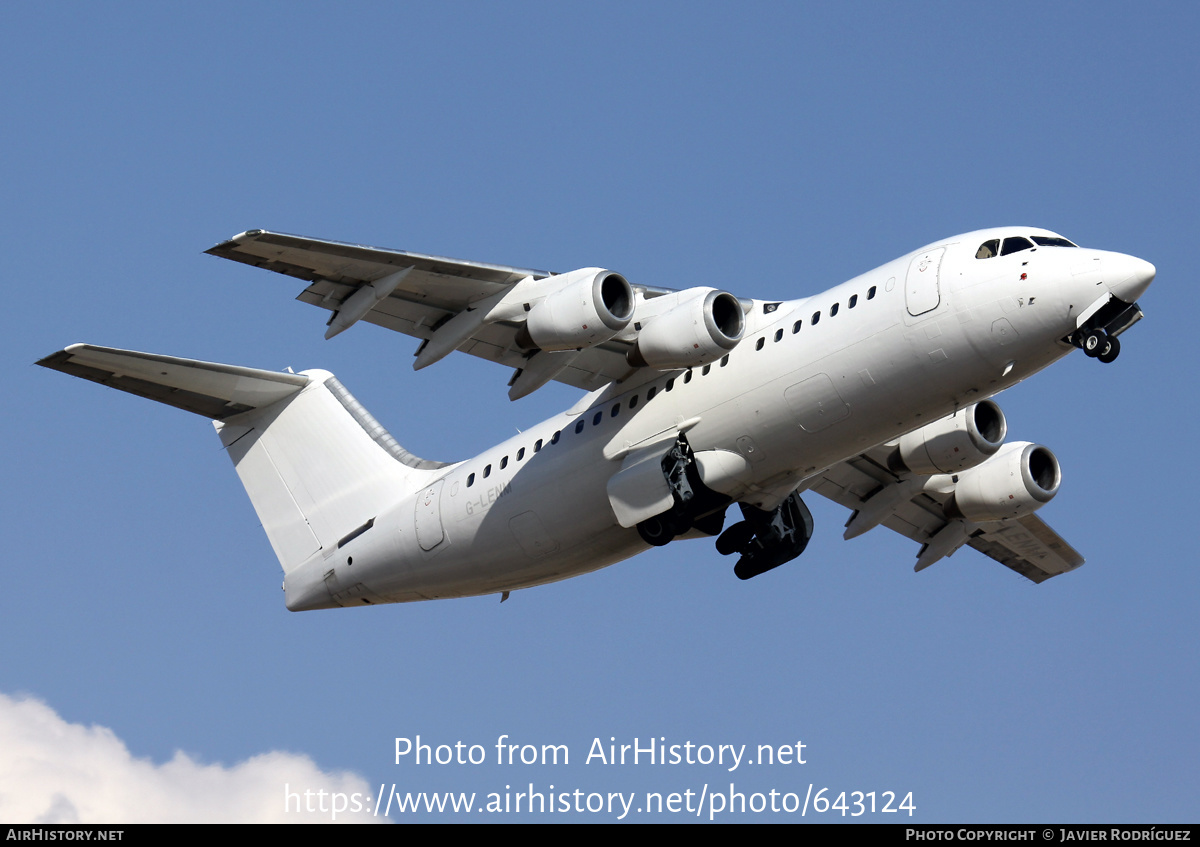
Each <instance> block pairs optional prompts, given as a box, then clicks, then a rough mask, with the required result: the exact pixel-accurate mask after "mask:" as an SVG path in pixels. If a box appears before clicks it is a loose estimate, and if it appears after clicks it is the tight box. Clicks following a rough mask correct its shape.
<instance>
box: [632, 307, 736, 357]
mask: <svg viewBox="0 0 1200 847" xmlns="http://www.w3.org/2000/svg"><path fill="white" fill-rule="evenodd" d="M693 291H694V294H691V295H690V296H688V297H686V299H683V300H682V301H681V302H680V303H679V304H678V305H676V306H673V307H672V308H670V309H668V310H667V311H665V312H663V313H662V314H661V315H658V316H656V317H655V318H654V319H653V320H651V321H650V322H649V323H647V324H646V326H645V327H643V328H642V330H641V331H640V332H639V333H638V338H637V344H636V345H635V346H634V348H633V349H632V350H630V351H629V354H628V356H627V357H626V358H627V360H628V361H629V364H631V365H632V366H633V367H635V368H644V367H651V368H655V369H656V370H660V371H667V370H674V369H676V368H692V367H696V366H697V365H706V364H708V363H709V362H715V361H716V360H717V359H719V358H721V357H722V356H724V355H725V354H726V353H728V352H729V351H730V350H732V349H733V348H734V347H736V346H737V344H738V342H739V341H741V340H742V333H743V332H744V331H745V329H746V314H745V312H743V311H742V304H741V302H740V301H739V300H738V299H737V298H736V297H734V296H733V295H732V294H730V293H729V292H727V291H718V290H717V289H715V288H698V289H693Z"/></svg>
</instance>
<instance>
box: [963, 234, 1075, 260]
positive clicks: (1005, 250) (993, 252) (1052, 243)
mask: <svg viewBox="0 0 1200 847" xmlns="http://www.w3.org/2000/svg"><path fill="white" fill-rule="evenodd" d="M1030 237H1031V238H1032V239H1033V241H1030V240H1029V239H1028V238H1025V237H1024V236H1021V235H1017V236H1014V237H1012V238H1006V239H1004V244H1003V245H1001V244H1000V239H999V238H993V239H992V240H990V241H985V242H983V243H982V244H980V245H979V249H978V250H976V251H975V258H976V259H990V258H992V257H993V256H1007V255H1008V254H1009V253H1018V252H1020V251H1021V250H1029V249H1031V248H1032V247H1033V246H1034V245H1035V244H1036V245H1037V246H1038V247H1078V246H1079V245H1078V244H1072V243H1071V242H1070V241H1067V239H1065V238H1060V237H1059V236H1057V235H1054V236H1050V235H1034V236H1030Z"/></svg>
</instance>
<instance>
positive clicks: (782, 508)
mask: <svg viewBox="0 0 1200 847" xmlns="http://www.w3.org/2000/svg"><path fill="white" fill-rule="evenodd" d="M738 505H739V506H740V507H741V509H742V516H743V517H744V518H745V520H743V521H739V522H738V523H735V524H734V525H733V526H731V527H729V529H727V530H725V531H724V532H723V533H721V537H720V538H718V539H717V552H718V553H720V554H721V555H722V556H728V555H729V554H731V553H740V554H741V558H739V559H738V563H737V564H736V565H734V567H733V572H734V574H735V575H736V576H737V578H738V579H749V578H750V577H752V576H758V575H759V574H760V573H766V572H767V571H769V570H771V569H772V568H777V567H779V566H780V565H782V564H783V563H784V562H790V561H791V560H792V559H794V558H796V557H797V556H799V555H800V554H801V553H803V552H804V548H805V547H807V546H808V540H809V539H810V538H812V533H813V519H812V513H811V512H809V511H808V507H807V506H805V505H804V501H803V500H801V499H800V495H799V493H797V492H795V491H793V492H792V493H791V494H789V495H788V497H787V499H786V500H784V501H783V502H782V503H780V504H779V506H777V507H776V508H775V509H774V510H773V511H770V512H767V511H764V510H762V509H759V508H756V507H754V506H750V505H748V504H746V503H738Z"/></svg>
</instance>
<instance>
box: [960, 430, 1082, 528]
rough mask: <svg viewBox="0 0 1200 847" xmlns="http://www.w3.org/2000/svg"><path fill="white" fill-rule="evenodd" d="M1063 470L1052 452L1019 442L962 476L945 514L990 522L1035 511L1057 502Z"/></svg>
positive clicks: (978, 521) (977, 521)
mask: <svg viewBox="0 0 1200 847" xmlns="http://www.w3.org/2000/svg"><path fill="white" fill-rule="evenodd" d="M1061 482H1062V468H1060V467H1059V464H1058V459H1057V458H1056V457H1055V455H1054V454H1053V453H1051V452H1050V449H1049V448H1047V447H1043V446H1041V445H1040V444H1030V443H1029V442H1028V441H1018V442H1015V443H1013V444H1009V445H1007V446H1006V447H1005V448H1004V449H1003V450H1001V451H1000V452H999V453H997V454H996V455H995V456H993V457H992V458H990V459H988V460H987V461H986V462H984V463H983V464H982V465H980V466H979V467H977V468H971V469H970V470H968V471H966V472H964V473H962V474H961V475H960V476H959V479H958V483H957V484H956V485H955V487H954V493H953V494H952V495H951V497H950V500H949V502H947V503H946V514H947V515H948V516H950V517H952V518H965V519H967V520H969V521H974V522H975V523H987V522H989V521H1000V520H1005V519H1008V518H1017V517H1020V516H1022V515H1027V514H1031V513H1033V512H1036V511H1037V510H1038V509H1040V508H1041V507H1042V506H1044V505H1046V504H1047V503H1049V502H1050V501H1051V500H1052V499H1054V495H1055V494H1057V493H1058V486H1059V483H1061Z"/></svg>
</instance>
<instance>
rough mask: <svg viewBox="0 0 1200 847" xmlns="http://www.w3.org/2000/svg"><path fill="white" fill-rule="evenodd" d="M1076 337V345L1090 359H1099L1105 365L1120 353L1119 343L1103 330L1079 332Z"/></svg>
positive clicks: (1114, 337) (1113, 336)
mask: <svg viewBox="0 0 1200 847" xmlns="http://www.w3.org/2000/svg"><path fill="white" fill-rule="evenodd" d="M1078 336H1079V337H1078V339H1077V340H1076V342H1075V343H1076V345H1077V346H1078V347H1079V348H1080V349H1081V350H1083V352H1084V353H1086V354H1087V355H1088V356H1089V357H1090V358H1092V359H1099V360H1100V361H1101V362H1104V364H1106V365H1107V364H1108V363H1109V362H1112V361H1115V360H1116V358H1117V356H1118V355H1120V353H1121V342H1120V341H1119V340H1118V339H1117V337H1116V336H1115V335H1109V334H1108V333H1107V332H1105V331H1104V330H1103V329H1089V330H1086V331H1084V330H1080V332H1079V333H1078Z"/></svg>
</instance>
